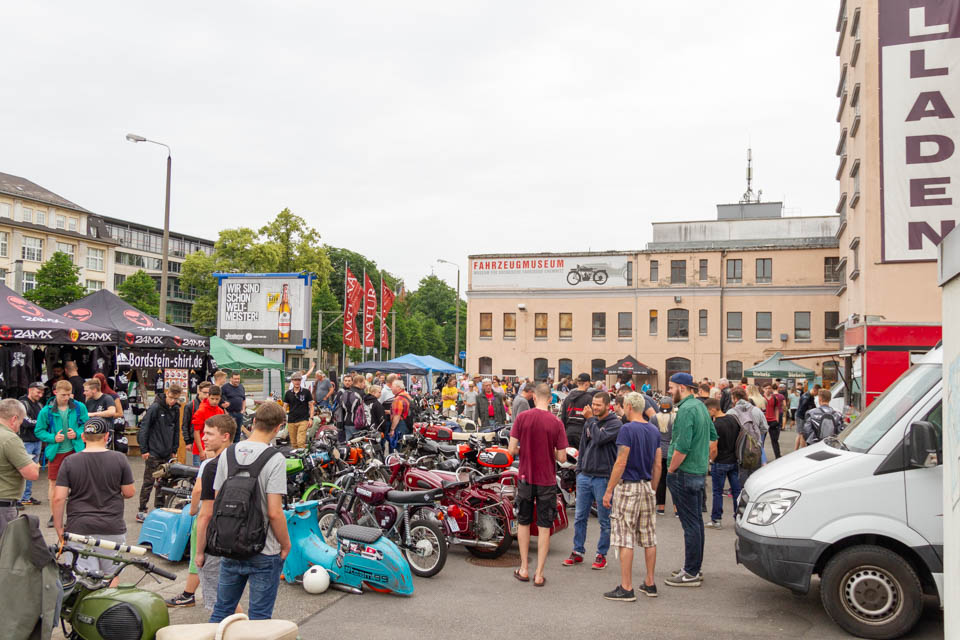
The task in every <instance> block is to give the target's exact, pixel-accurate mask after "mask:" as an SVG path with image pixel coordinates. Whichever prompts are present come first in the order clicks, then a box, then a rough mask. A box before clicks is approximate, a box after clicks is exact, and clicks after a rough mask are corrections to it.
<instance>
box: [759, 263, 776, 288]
mask: <svg viewBox="0 0 960 640" xmlns="http://www.w3.org/2000/svg"><path fill="white" fill-rule="evenodd" d="M757 282H765V283H770V282H773V258H757Z"/></svg>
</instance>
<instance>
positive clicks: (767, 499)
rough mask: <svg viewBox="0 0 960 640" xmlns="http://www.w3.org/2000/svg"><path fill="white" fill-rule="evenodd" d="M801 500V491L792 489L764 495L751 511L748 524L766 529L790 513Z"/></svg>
mask: <svg viewBox="0 0 960 640" xmlns="http://www.w3.org/2000/svg"><path fill="white" fill-rule="evenodd" d="M799 498H800V492H799V491H791V490H790V489H774V490H773V491H767V492H766V493H764V494H762V495H761V496H760V497H759V498H757V501H756V502H755V503H754V504H753V508H752V509H750V515H749V516H747V522H748V523H750V524H755V525H759V526H761V527H765V526H767V525H770V524H773V523H774V522H776V521H777V520H779V519H780V518H782V517H783V515H784V514H785V513H786V512H787V511H790V508H791V507H792V506H793V505H794V504H795V503H796V502H797V500H798V499H799Z"/></svg>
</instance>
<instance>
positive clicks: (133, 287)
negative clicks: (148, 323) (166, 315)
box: [117, 269, 160, 317]
mask: <svg viewBox="0 0 960 640" xmlns="http://www.w3.org/2000/svg"><path fill="white" fill-rule="evenodd" d="M117 294H118V295H119V296H120V297H121V298H122V299H123V300H124V301H126V303H127V304H129V305H132V306H134V307H136V308H137V309H139V310H140V311H143V312H144V313H145V314H147V315H149V316H154V317H156V316H157V314H158V313H159V312H160V292H159V291H157V283H156V281H154V279H153V278H151V277H150V276H148V275H147V273H146V271H144V270H143V269H140V270H139V271H137V272H136V273H135V274H133V275H132V276H128V277H127V279H126V280H124V281H123V282H122V283H120V286H118V287H117Z"/></svg>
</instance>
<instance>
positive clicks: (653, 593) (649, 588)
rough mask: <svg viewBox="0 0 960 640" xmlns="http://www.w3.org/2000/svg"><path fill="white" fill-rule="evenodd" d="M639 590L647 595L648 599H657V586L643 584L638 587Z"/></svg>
mask: <svg viewBox="0 0 960 640" xmlns="http://www.w3.org/2000/svg"><path fill="white" fill-rule="evenodd" d="M637 589H639V590H640V592H641V593H643V594H645V595H646V596H647V597H648V598H656V597H657V585H655V584H651V585H646V584H641V585H640V586H639V587H637Z"/></svg>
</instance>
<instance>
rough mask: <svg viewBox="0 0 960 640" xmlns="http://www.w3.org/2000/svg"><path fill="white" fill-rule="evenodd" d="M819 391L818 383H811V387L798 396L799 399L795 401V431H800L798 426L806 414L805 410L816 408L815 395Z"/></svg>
mask: <svg viewBox="0 0 960 640" xmlns="http://www.w3.org/2000/svg"><path fill="white" fill-rule="evenodd" d="M819 393H820V385H818V384H815V385H813V389H811V390H810V391H808V392H806V393H804V394H803V395H802V396H800V401H799V402H797V415H796V416H795V419H796V421H797V433H800V427H801V426H802V425H803V421H804V419H805V418H806V416H807V411H810V410H811V409H814V408H816V406H817V395H818V394H819Z"/></svg>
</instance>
